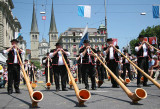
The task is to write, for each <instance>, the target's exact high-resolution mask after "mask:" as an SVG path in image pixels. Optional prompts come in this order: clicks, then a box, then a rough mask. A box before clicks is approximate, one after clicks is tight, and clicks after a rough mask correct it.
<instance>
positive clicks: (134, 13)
mask: <svg viewBox="0 0 160 109" xmlns="http://www.w3.org/2000/svg"><path fill="white" fill-rule="evenodd" d="M13 3H14V6H15V8H14V9H13V15H14V16H16V17H17V18H18V19H19V21H20V23H21V26H22V29H21V33H22V36H23V37H24V39H25V40H26V41H27V48H29V49H30V29H31V21H32V11H33V0H13ZM53 3H54V13H55V19H56V25H57V29H58V32H59V34H60V33H62V32H64V31H65V30H67V29H68V28H69V27H82V28H85V26H86V24H87V23H88V26H89V28H98V27H99V25H100V24H101V23H103V24H104V17H105V13H104V12H105V9H104V0H53ZM35 4H36V15H37V21H38V28H39V32H40V40H42V36H43V37H44V38H46V39H47V41H48V39H49V36H48V32H49V26H50V17H51V4H52V0H35ZM45 4H47V5H45ZM153 4H160V0H107V23H108V37H109V38H118V45H119V46H120V48H122V47H123V46H126V45H127V43H128V42H129V41H130V40H132V39H134V38H137V36H138V34H139V33H140V32H141V30H142V29H145V28H146V27H147V26H153V25H159V24H160V19H153V15H152V5H153ZM77 5H91V7H92V15H91V18H83V17H80V16H78V11H77ZM45 6H46V20H45V21H44V20H42V15H41V14H40V12H41V11H44V10H45ZM141 12H146V13H147V14H146V15H145V16H142V15H140V13H141Z"/></svg>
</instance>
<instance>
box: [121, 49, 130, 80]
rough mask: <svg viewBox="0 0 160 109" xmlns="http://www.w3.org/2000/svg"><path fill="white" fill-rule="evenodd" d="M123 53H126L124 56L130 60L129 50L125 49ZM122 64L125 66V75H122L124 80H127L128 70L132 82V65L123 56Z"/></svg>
mask: <svg viewBox="0 0 160 109" xmlns="http://www.w3.org/2000/svg"><path fill="white" fill-rule="evenodd" d="M123 52H124V55H125V56H126V57H127V58H129V59H130V56H129V54H128V52H127V50H125V49H124V50H123ZM122 64H123V73H122V74H121V77H122V79H123V80H125V78H126V70H127V71H128V77H129V79H130V80H132V74H131V70H130V63H129V61H128V60H127V59H126V58H124V57H123V56H122Z"/></svg>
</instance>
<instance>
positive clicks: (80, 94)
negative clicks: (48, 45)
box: [61, 51, 91, 105]
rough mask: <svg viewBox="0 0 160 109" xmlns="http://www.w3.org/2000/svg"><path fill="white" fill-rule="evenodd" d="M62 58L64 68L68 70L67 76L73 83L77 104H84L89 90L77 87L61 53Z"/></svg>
mask: <svg viewBox="0 0 160 109" xmlns="http://www.w3.org/2000/svg"><path fill="white" fill-rule="evenodd" d="M61 54H62V51H61ZM62 59H63V62H64V64H65V66H66V69H67V71H68V74H69V77H70V79H71V82H72V85H73V87H74V90H75V93H76V96H77V99H78V101H79V105H84V102H85V101H87V100H89V99H90V97H91V94H90V92H89V91H88V90H86V89H82V90H79V88H78V86H77V84H76V83H75V80H74V78H73V76H72V74H71V72H70V69H69V67H68V65H67V62H66V60H65V58H64V56H63V54H62Z"/></svg>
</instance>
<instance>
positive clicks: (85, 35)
mask: <svg viewBox="0 0 160 109" xmlns="http://www.w3.org/2000/svg"><path fill="white" fill-rule="evenodd" d="M84 40H88V25H87V26H86V28H85V29H84V32H83V35H82V37H81V41H80V44H79V48H80V47H81V46H83V41H84Z"/></svg>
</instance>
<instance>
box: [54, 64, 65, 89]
mask: <svg viewBox="0 0 160 109" xmlns="http://www.w3.org/2000/svg"><path fill="white" fill-rule="evenodd" d="M53 72H54V80H55V84H56V89H60V87H59V76H61V85H62V89H64V88H66V81H67V76H68V73H67V69H66V67H65V65H55V66H53Z"/></svg>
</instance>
